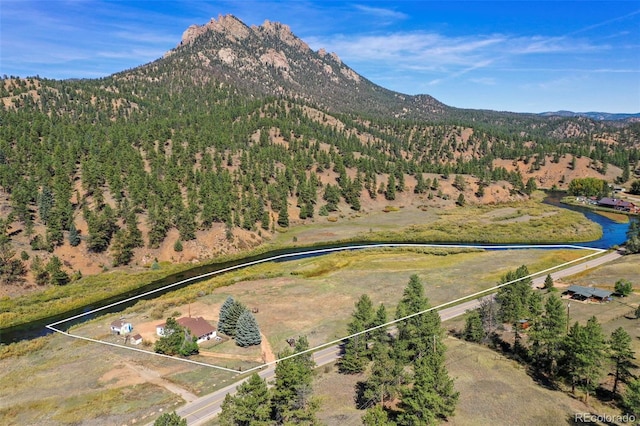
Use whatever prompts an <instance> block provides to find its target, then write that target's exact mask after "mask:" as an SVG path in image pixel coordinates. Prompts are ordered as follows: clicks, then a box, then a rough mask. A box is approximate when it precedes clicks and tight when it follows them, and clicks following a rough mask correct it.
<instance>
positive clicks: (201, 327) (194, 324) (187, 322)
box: [157, 317, 216, 338]
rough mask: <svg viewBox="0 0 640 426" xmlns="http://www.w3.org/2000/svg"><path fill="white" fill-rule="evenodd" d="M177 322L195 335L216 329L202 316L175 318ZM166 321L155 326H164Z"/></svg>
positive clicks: (208, 332) (198, 335) (209, 332)
mask: <svg viewBox="0 0 640 426" xmlns="http://www.w3.org/2000/svg"><path fill="white" fill-rule="evenodd" d="M176 322H177V323H178V324H180V325H181V326H183V327H186V328H188V329H189V330H190V331H191V333H193V334H194V335H195V336H196V337H198V338H200V337H201V336H206V335H207V334H211V333H213V332H214V331H216V329H215V327H214V326H212V325H211V324H209V322H208V321H207V320H206V319H204V318H202V317H196V318H192V317H182V318H178V319H177V320H176ZM166 324H167V323H164V322H163V323H162V324H159V325H158V326H157V327H164V326H165V325H166Z"/></svg>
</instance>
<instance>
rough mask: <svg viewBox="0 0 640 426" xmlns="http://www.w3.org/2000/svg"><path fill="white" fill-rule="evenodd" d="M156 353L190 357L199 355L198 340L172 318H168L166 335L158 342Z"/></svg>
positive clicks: (155, 348) (165, 328)
mask: <svg viewBox="0 0 640 426" xmlns="http://www.w3.org/2000/svg"><path fill="white" fill-rule="evenodd" d="M154 351H155V352H157V353H160V354H166V355H182V356H189V355H193V354H197V353H198V344H197V343H196V338H195V337H192V336H191V333H190V331H189V330H188V329H186V328H185V327H182V326H181V325H180V324H178V322H177V321H176V320H175V319H174V318H172V317H169V318H167V322H166V323H165V326H164V335H163V336H162V337H160V338H159V339H158V340H156V343H155V346H154Z"/></svg>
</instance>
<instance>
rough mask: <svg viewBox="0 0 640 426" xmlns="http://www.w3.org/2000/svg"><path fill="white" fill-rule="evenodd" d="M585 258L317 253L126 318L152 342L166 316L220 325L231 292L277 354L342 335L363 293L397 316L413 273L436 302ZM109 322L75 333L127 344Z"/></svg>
mask: <svg viewBox="0 0 640 426" xmlns="http://www.w3.org/2000/svg"><path fill="white" fill-rule="evenodd" d="M584 255H585V252H583V251H580V250H570V249H567V250H543V249H536V250H503V251H491V250H487V251H477V250H469V249H432V248H428V249H427V248H425V249H408V248H406V249H370V250H359V251H347V252H339V253H333V254H328V255H324V256H321V257H317V258H307V259H299V260H293V261H287V262H273V263H269V264H263V265H258V266H254V267H250V268H247V269H245V270H243V271H238V272H233V273H230V274H227V275H224V276H220V277H216V278H214V279H212V280H209V281H207V282H204V283H201V284H195V285H193V286H190V287H188V288H185V289H183V290H179V291H178V292H176V294H177V295H178V294H183V293H186V292H189V293H191V294H192V296H193V294H194V292H195V299H192V298H191V297H186V298H185V297H183V299H187V300H188V303H184V302H182V303H180V302H176V303H169V304H167V302H162V300H168V299H171V297H179V296H177V295H176V296H166V297H163V298H161V299H159V300H158V301H157V303H156V304H153V302H144V303H142V304H141V307H142V309H140V308H137V307H134V308H131V309H129V310H127V311H126V313H125V315H124V316H123V317H125V318H126V319H127V320H128V321H129V322H131V323H132V324H134V332H139V333H140V334H142V336H143V338H144V339H145V340H147V341H148V342H153V341H154V340H155V338H156V336H155V326H156V325H157V324H159V323H161V322H163V321H164V320H165V319H166V317H168V316H183V315H188V314H189V313H190V314H191V316H202V317H204V318H205V319H207V320H209V321H210V322H212V323H214V324H215V322H216V320H217V314H218V312H219V310H220V306H221V305H222V303H223V302H224V300H225V299H226V298H227V297H228V296H232V297H233V298H234V299H236V300H239V301H241V302H242V303H244V304H245V305H246V306H247V307H249V308H250V309H256V310H258V313H256V314H255V315H256V319H257V320H258V323H259V325H260V329H261V331H262V332H263V334H264V335H265V336H267V339H268V341H269V343H270V346H271V348H272V349H273V351H274V352H275V353H277V352H279V351H282V350H283V349H285V348H286V347H288V344H287V343H286V339H288V338H290V337H292V338H297V337H298V336H300V335H306V336H307V337H308V338H309V343H310V345H311V346H312V347H314V346H317V345H321V344H323V343H326V342H328V341H331V340H334V339H337V338H340V337H342V336H344V335H345V334H346V323H347V322H348V321H349V315H350V314H351V312H352V310H353V306H354V304H355V302H356V301H357V300H358V298H359V297H360V296H361V295H362V294H364V293H367V294H368V295H369V296H370V297H371V299H372V301H373V302H374V304H376V305H377V304H378V303H384V304H385V306H387V308H388V309H389V315H390V317H391V316H393V307H394V306H395V305H396V303H397V302H398V300H399V299H400V297H401V295H402V291H403V289H404V287H405V285H406V283H407V282H408V280H409V277H410V276H411V275H412V274H417V275H418V276H419V277H420V278H421V280H422V282H423V283H424V285H425V291H426V294H427V295H428V297H429V299H430V301H431V303H432V305H434V306H435V305H439V304H441V303H445V302H448V301H451V300H454V299H457V298H460V297H463V296H465V295H468V294H473V293H475V292H478V291H481V290H484V289H487V288H490V287H493V286H494V285H495V284H496V283H497V282H498V281H499V279H500V277H501V276H503V275H504V274H506V272H507V271H509V270H512V269H515V267H517V266H519V265H521V264H526V265H527V266H528V267H529V270H530V271H531V272H535V271H539V270H543V269H546V268H549V267H551V266H555V265H559V264H561V263H564V262H567V261H570V260H574V259H577V258H579V257H582V256H584ZM514 265H515V266H514ZM246 276H251V277H252V279H251V280H246V279H245V280H242V281H239V282H237V283H236V284H234V285H232V286H226V287H221V284H223V283H224V282H228V281H230V280H231V281H235V280H236V279H237V278H242V277H246ZM263 277H264V278H263ZM163 303H165V304H167V306H166V308H164V309H162V312H159V310H158V308H157V306H161V307H163V306H164V305H163ZM150 305H151V306H150ZM115 318H117V317H115V316H114V317H113V319H115ZM156 318H157V319H156ZM109 324H110V321H108V320H105V319H100V320H99V321H92V322H90V323H88V324H85V325H82V326H80V327H76V328H74V329H73V330H72V333H73V334H77V335H81V336H84V337H90V338H94V339H100V340H104V339H108V340H109V341H114V342H116V341H118V340H120V341H122V340H123V339H122V338H121V337H115V336H111V335H110V332H109ZM208 350H210V351H212V352H216V351H217V352H219V353H221V354H231V355H234V356H231V357H229V359H230V360H233V359H235V360H237V359H239V357H238V355H244V356H245V357H246V359H247V360H258V361H259V360H260V359H261V357H262V354H261V353H260V351H257V352H256V348H239V347H237V346H235V345H234V344H233V342H226V343H223V344H221V345H216V346H214V347H211V348H209V349H208ZM193 359H198V357H193ZM198 360H199V361H201V360H200V359H198ZM204 362H207V363H211V364H214V365H221V366H223V367H227V368H235V367H236V364H234V363H233V362H231V361H230V362H229V363H222V364H220V363H217V362H216V360H215V359H213V358H211V357H210V358H209V359H207V360H205V361H204ZM251 366H252V365H251V363H250V362H248V363H245V364H244V365H241V367H242V369H243V370H244V369H246V368H249V367H251Z"/></svg>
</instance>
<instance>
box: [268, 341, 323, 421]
mask: <svg viewBox="0 0 640 426" xmlns="http://www.w3.org/2000/svg"><path fill="white" fill-rule="evenodd" d="M308 348H309V342H308V341H307V338H306V337H304V336H302V337H300V338H299V339H298V341H297V342H296V347H295V352H294V353H300V352H304V351H305V350H307V349H308ZM289 355H292V352H291V351H290V350H285V351H284V352H282V353H281V354H280V356H279V358H281V360H280V361H279V362H278V364H277V365H276V371H275V374H276V379H275V385H274V388H273V393H272V397H271V403H272V419H274V420H275V421H276V424H307V425H314V424H317V419H316V417H315V416H316V412H317V411H318V402H317V401H316V400H315V399H314V398H313V397H312V391H313V389H312V381H313V367H314V366H315V363H314V362H313V359H312V357H311V354H309V353H305V354H301V355H298V356H294V357H292V358H288V359H283V358H286V357H288V356H289Z"/></svg>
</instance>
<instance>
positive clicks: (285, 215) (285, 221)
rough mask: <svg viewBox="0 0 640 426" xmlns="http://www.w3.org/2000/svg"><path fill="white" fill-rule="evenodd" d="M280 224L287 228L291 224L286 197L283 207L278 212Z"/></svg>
mask: <svg viewBox="0 0 640 426" xmlns="http://www.w3.org/2000/svg"><path fill="white" fill-rule="evenodd" d="M278 226H281V227H283V228H287V227H288V226H289V211H288V210H287V198H286V197H284V200H283V202H282V207H281V208H280V211H279V212H278Z"/></svg>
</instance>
